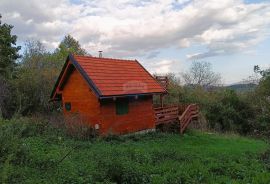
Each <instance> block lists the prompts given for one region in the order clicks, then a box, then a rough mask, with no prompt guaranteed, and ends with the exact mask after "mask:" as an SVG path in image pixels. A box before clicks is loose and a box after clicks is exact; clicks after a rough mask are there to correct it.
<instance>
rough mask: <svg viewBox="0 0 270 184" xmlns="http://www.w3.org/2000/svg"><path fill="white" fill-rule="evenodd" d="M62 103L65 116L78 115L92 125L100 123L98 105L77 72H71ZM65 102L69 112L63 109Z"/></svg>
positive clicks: (95, 98)
mask: <svg viewBox="0 0 270 184" xmlns="http://www.w3.org/2000/svg"><path fill="white" fill-rule="evenodd" d="M62 102H63V109H64V114H65V115H72V114H74V113H78V114H80V115H81V116H83V117H84V118H86V119H87V121H88V122H89V123H91V124H92V125H94V124H96V123H98V122H100V103H99V101H98V99H97V97H96V96H95V94H94V93H93V92H92V91H91V90H90V88H89V86H88V85H87V83H86V81H85V80H84V79H83V78H82V76H81V74H80V73H79V72H78V71H77V70H74V71H73V73H72V74H71V75H70V77H69V78H68V81H67V83H66V84H65V86H64V89H63V92H62ZM66 102H70V103H71V111H70V112H67V111H66V109H65V105H64V104H65V103H66Z"/></svg>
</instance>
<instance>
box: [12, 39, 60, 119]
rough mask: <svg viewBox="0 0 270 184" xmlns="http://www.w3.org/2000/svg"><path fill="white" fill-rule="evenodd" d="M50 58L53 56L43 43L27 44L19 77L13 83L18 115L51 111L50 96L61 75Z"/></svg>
mask: <svg viewBox="0 0 270 184" xmlns="http://www.w3.org/2000/svg"><path fill="white" fill-rule="evenodd" d="M50 58H51V54H50V53H49V52H47V51H46V50H45V48H44V46H43V45H42V43H41V42H39V41H27V42H26V43H25V49H24V53H23V57H22V61H21V63H20V67H19V69H18V73H17V76H18V77H17V78H16V79H14V82H13V83H14V86H15V88H16V102H17V109H16V111H17V113H18V114H22V115H27V114H29V113H33V112H47V111H48V110H49V109H50V104H49V103H48V100H49V95H50V92H51V90H52V88H53V85H54V84H53V83H54V80H55V78H56V77H57V75H58V74H59V70H58V69H57V68H55V66H54V65H53V62H52V61H51V60H50Z"/></svg>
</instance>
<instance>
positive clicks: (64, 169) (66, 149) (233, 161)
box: [0, 120, 270, 183]
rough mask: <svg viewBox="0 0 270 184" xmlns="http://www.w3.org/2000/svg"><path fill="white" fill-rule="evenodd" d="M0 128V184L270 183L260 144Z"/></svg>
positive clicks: (11, 125) (207, 136)
mask: <svg viewBox="0 0 270 184" xmlns="http://www.w3.org/2000/svg"><path fill="white" fill-rule="evenodd" d="M0 122H1V121H0ZM0 128H1V129H0V144H1V145H0V149H1V150H0V153H1V157H0V162H1V164H0V173H1V175H0V176H1V182H2V183H96V182H101V183H228V182H236V183H269V182H270V173H269V170H267V167H266V164H265V163H263V161H262V160H261V159H260V158H261V156H260V155H261V154H262V153H263V152H265V151H266V150H267V149H268V147H269V145H268V144H266V143H265V142H263V141H261V140H255V139H249V138H244V137H239V136H232V135H218V134H212V133H201V132H196V131H195V132H194V131H191V132H188V133H186V134H184V135H183V136H181V135H178V134H165V133H152V134H147V135H136V136H131V137H108V138H106V139H105V138H104V139H100V138H99V139H91V140H78V139H72V138H70V137H68V136H66V135H65V134H64V133H63V131H61V130H59V129H56V128H53V127H51V126H50V125H48V124H45V123H34V124H32V123H26V122H24V121H21V120H20V121H18V120H16V121H4V122H3V121H2V122H1V124H0ZM265 155H266V158H268V159H269V154H268V155H267V154H265ZM266 160H267V159H266ZM268 164H269V163H268ZM268 169H269V168H268Z"/></svg>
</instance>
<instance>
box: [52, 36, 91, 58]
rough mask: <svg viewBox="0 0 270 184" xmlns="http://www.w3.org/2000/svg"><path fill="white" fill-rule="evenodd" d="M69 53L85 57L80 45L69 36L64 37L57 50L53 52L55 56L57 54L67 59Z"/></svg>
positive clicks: (84, 51) (85, 53)
mask: <svg viewBox="0 0 270 184" xmlns="http://www.w3.org/2000/svg"><path fill="white" fill-rule="evenodd" d="M69 53H72V54H78V55H87V52H86V50H85V49H83V48H82V47H81V45H80V43H79V42H78V41H77V40H76V39H75V38H73V37H72V36H71V35H67V36H65V38H64V39H63V40H62V41H61V43H60V44H59V46H58V48H57V49H56V50H55V54H58V55H60V56H62V57H67V55H68V54H69Z"/></svg>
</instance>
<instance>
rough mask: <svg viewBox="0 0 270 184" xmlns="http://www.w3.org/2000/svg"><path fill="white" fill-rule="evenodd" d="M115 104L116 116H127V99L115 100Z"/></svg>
mask: <svg viewBox="0 0 270 184" xmlns="http://www.w3.org/2000/svg"><path fill="white" fill-rule="evenodd" d="M115 104H116V114H117V115H124V114H128V99H127V98H122V99H117V100H116V103H115Z"/></svg>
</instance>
